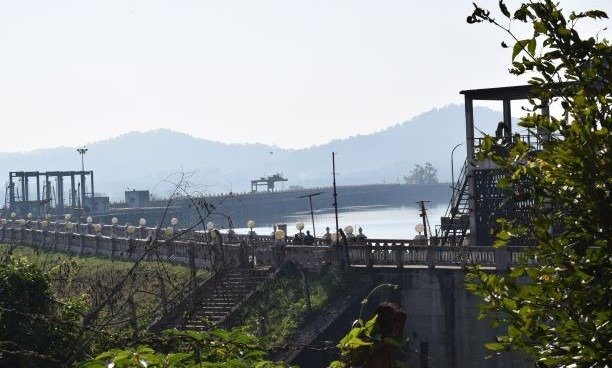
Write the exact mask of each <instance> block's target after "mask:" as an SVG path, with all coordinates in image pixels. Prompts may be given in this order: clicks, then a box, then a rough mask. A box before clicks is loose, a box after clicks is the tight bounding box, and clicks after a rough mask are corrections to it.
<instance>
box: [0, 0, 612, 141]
mask: <svg viewBox="0 0 612 368" xmlns="http://www.w3.org/2000/svg"><path fill="white" fill-rule="evenodd" d="M487 3H489V4H490V6H491V7H495V8H496V7H497V1H488V2H487ZM577 3H578V5H579V6H581V7H582V8H581V9H585V8H591V7H597V8H600V9H603V10H605V11H607V12H608V14H611V13H612V5H611V3H612V2H610V1H581V2H577ZM471 8H472V1H451V0H445V1H408V0H403V1H399V0H397V1H396V0H383V1H380V0H377V1H374V0H369V1H364V0H343V1H341V0H307V1H306V0H302V1H297V0H295V1H293V0H260V1H255V0H242V1H235V0H217V1H208V0H194V1H181V0H172V1H169V0H168V1H153V0H143V1H134V0H98V1H91V0H75V1H51V0H39V1H28V0H0V126H1V135H0V136H1V138H2V140H1V141H0V152H6V151H24V150H30V149H34V148H42V147H56V146H62V145H66V146H76V145H81V144H84V143H86V142H91V141H97V140H101V139H106V138H109V137H113V136H116V135H119V134H122V133H126V132H129V131H132V130H150V129H156V128H162V127H165V128H171V129H174V130H177V131H182V132H186V133H189V134H191V135H193V136H196V137H201V138H206V139H212V140H218V141H223V142H262V143H269V144H276V145H278V146H281V147H304V146H309V145H312V144H319V143H323V142H326V141H329V140H330V139H333V138H340V137H345V136H349V135H355V134H364V133H370V132H373V131H377V130H380V129H383V128H385V127H387V126H390V125H393V124H396V123H399V122H402V121H404V120H407V119H409V118H411V117H413V116H415V115H416V114H418V113H421V112H424V111H426V110H429V109H430V108H432V107H437V106H443V105H447V104H449V103H457V102H461V101H462V99H461V97H460V95H459V91H460V90H461V89H469V88H481V87H492V86H502V85H515V84H521V83H522V82H523V80H519V79H517V78H515V77H513V76H511V75H509V74H508V73H507V69H508V65H509V59H510V55H509V51H507V50H502V49H500V48H499V44H500V41H502V40H507V37H505V36H504V35H503V34H502V33H501V32H500V31H497V30H495V29H493V28H492V27H490V26H488V25H478V26H469V25H467V24H466V22H465V18H466V16H467V15H468V13H470V11H471ZM607 25H609V21H605V22H600V23H599V24H598V28H603V27H604V26H607ZM509 43H510V42H509ZM458 123H462V122H458Z"/></svg>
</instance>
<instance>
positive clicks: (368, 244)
mask: <svg viewBox="0 0 612 368" xmlns="http://www.w3.org/2000/svg"><path fill="white" fill-rule="evenodd" d="M365 262H366V264H365V265H366V267H368V268H372V266H373V265H374V262H373V260H372V243H371V242H369V241H366V244H365Z"/></svg>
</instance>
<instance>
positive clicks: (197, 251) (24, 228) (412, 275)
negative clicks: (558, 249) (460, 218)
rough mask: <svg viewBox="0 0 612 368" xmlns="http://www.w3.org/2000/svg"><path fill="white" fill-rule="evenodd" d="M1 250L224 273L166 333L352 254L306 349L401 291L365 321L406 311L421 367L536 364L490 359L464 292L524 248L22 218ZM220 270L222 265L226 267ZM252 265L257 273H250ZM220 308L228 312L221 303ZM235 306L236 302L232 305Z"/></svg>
mask: <svg viewBox="0 0 612 368" xmlns="http://www.w3.org/2000/svg"><path fill="white" fill-rule="evenodd" d="M213 234H215V235H213ZM0 242H2V243H12V242H14V243H20V244H25V245H30V246H36V247H40V248H43V249H49V250H55V251H67V252H73V253H77V254H84V255H85V254H92V255H94V254H97V255H102V256H107V257H111V258H125V259H148V258H156V259H157V258H159V259H162V260H167V261H171V262H180V263H185V264H188V265H191V266H193V267H204V268H207V269H216V270H218V272H217V276H216V277H215V278H213V279H211V280H209V281H206V282H204V283H203V284H202V285H199V286H198V289H197V291H196V292H197V293H198V298H199V299H198V300H200V302H199V304H197V305H196V308H199V310H186V309H184V305H181V304H180V303H178V304H177V308H176V310H175V311H174V312H173V313H170V314H168V315H167V316H165V319H164V318H162V320H159V321H158V322H159V323H158V324H157V325H156V326H155V327H156V328H157V329H160V328H167V327H172V326H174V327H179V328H180V327H183V328H185V327H187V328H192V329H199V328H206V326H201V325H198V323H197V319H194V318H192V317H193V316H195V315H210V316H213V317H214V318H217V320H216V323H220V324H223V323H226V322H227V321H229V320H230V319H229V318H230V317H231V315H232V313H233V312H234V311H235V310H236V309H237V308H239V307H240V305H241V304H242V303H244V302H245V301H246V300H248V298H250V297H253V295H256V294H255V293H254V291H255V290H257V288H258V287H260V285H261V284H262V282H265V280H266V279H269V278H273V277H274V273H273V270H275V269H278V268H279V267H281V266H282V265H286V264H294V265H297V266H298V267H300V268H302V269H303V270H311V271H313V272H316V271H317V270H318V269H319V268H321V267H326V265H340V264H342V263H345V262H346V259H347V258H346V255H347V254H348V263H349V264H350V266H351V267H350V268H348V269H347V270H346V272H350V273H351V274H350V277H351V280H352V282H351V285H352V286H351V287H350V288H348V289H347V290H345V291H343V295H342V297H339V298H337V299H338V300H339V301H336V302H334V304H333V305H330V307H329V309H327V310H325V311H321V312H320V313H317V314H314V315H312V316H311V317H309V318H308V322H309V323H308V324H307V325H305V326H302V327H300V334H301V335H302V337H304V336H306V337H307V341H299V343H303V344H304V345H313V344H314V345H317V341H319V342H321V341H333V342H334V344H333V345H335V342H337V341H339V338H340V337H342V335H343V334H345V333H346V332H347V331H348V329H349V327H350V326H351V324H352V322H353V321H354V320H355V319H357V317H358V316H359V310H360V308H361V301H362V299H363V298H364V297H365V295H367V293H368V291H370V290H371V289H372V288H373V287H375V286H377V285H380V284H382V283H390V284H395V285H398V288H397V290H392V289H390V288H382V289H380V290H379V291H377V292H376V293H374V294H373V295H372V296H371V297H370V298H369V301H368V304H367V306H366V310H365V312H364V317H366V318H367V317H369V316H370V315H371V313H372V309H373V308H374V307H375V306H376V305H377V304H378V302H379V301H391V302H394V303H396V304H398V305H399V306H400V307H401V308H402V310H403V311H404V312H405V313H406V314H407V322H406V324H405V327H404V336H405V337H407V338H409V339H410V343H409V346H408V347H407V349H405V353H406V356H405V358H406V359H408V361H409V362H410V364H411V366H412V367H496V368H497V367H500V368H505V367H515V366H517V365H518V366H521V365H523V366H526V365H527V363H526V361H525V360H524V359H523V358H522V357H520V356H516V355H512V354H510V355H504V356H503V359H502V358H495V359H492V360H485V359H484V357H485V356H486V355H487V354H488V353H487V351H486V349H485V348H484V344H485V343H486V342H490V341H493V340H494V338H495V334H496V333H497V332H498V331H496V330H495V329H492V328H491V327H490V326H489V324H488V322H487V321H477V317H478V304H479V300H478V298H476V297H474V296H473V295H471V294H470V293H469V292H468V291H467V290H466V289H465V287H464V276H465V267H466V266H468V265H471V264H479V265H481V266H483V267H484V268H485V269H487V270H488V272H505V271H507V270H508V269H509V268H510V267H511V266H512V265H514V264H517V263H518V261H519V257H521V255H522V254H524V252H525V250H526V249H525V247H520V246H516V247H507V248H504V249H494V248H491V247H478V246H467V245H464V246H438V245H437V244H436V243H435V242H423V241H422V240H401V239H365V240H361V241H359V242H358V241H354V242H352V243H351V244H347V245H346V246H341V247H336V246H334V245H325V242H324V240H322V239H318V240H317V243H316V245H312V246H307V245H294V244H292V239H291V238H284V237H278V236H277V237H272V236H259V235H253V236H248V235H232V234H223V233H219V232H216V231H211V232H197V231H193V230H192V229H181V228H178V227H176V226H168V227H166V228H160V227H145V226H130V225H118V224H114V225H101V224H92V223H72V222H70V221H47V220H43V221H37V220H29V219H17V218H9V219H6V218H2V219H0ZM253 261H254V262H253ZM220 264H222V266H223V267H221V268H219V265H220ZM253 266H255V268H251V270H252V271H244V270H246V269H248V268H249V267H253ZM219 289H225V290H224V292H225V294H227V295H229V297H228V298H227V299H224V300H219V298H218V297H217V296H216V295H217V294H216V293H217V292H218V291H219ZM345 294H346V295H345ZM186 298H191V296H187V297H186ZM230 298H233V299H230ZM221 302H223V303H225V305H224V306H221V304H215V303H221ZM230 302H231V303H233V304H229V305H227V304H228V303H230ZM181 308H182V309H181ZM206 308H215V311H216V312H214V313H215V314H206V313H208V312H207V311H206ZM211 313H212V312H211ZM181 316H185V317H181ZM152 327H153V326H152ZM332 351H335V349H329V351H327V349H326V350H325V351H318V350H317V351H313V350H308V349H303V350H302V352H299V353H298V354H292V356H288V357H285V358H286V359H292V360H293V362H294V363H295V364H300V365H301V366H302V367H319V366H322V365H321V364H324V363H327V362H329V360H330V359H329V358H331V356H330V355H328V354H331V353H332ZM321 362H323V363H321ZM319 363H320V364H319Z"/></svg>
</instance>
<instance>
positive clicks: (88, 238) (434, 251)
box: [0, 219, 524, 271]
mask: <svg viewBox="0 0 612 368" xmlns="http://www.w3.org/2000/svg"><path fill="white" fill-rule="evenodd" d="M220 235H221V239H222V240H221V241H219V239H216V238H213V237H212V236H211V234H209V233H205V232H195V231H190V230H186V229H178V228H172V230H171V231H167V230H166V229H164V228H148V227H144V226H138V227H128V226H126V225H103V226H98V227H96V226H95V225H93V224H72V225H68V226H67V224H66V222H49V223H46V224H44V223H43V222H42V221H23V220H5V219H0V243H7V242H17V243H23V244H28V245H34V246H40V247H41V248H44V249H50V250H61V251H70V252H76V253H80V254H94V255H95V254H100V255H105V256H109V257H111V258H125V259H138V258H140V257H144V258H150V259H162V260H169V261H175V262H181V263H186V264H195V265H196V266H197V267H206V268H214V267H217V266H219V265H225V266H228V265H229V266H232V265H236V266H238V265H241V266H246V265H248V264H249V263H250V262H254V263H255V264H256V265H257V266H268V267H276V266H278V265H279V264H280V263H281V262H283V261H293V262H296V263H299V264H301V265H302V266H303V267H306V268H318V267H320V266H321V265H323V264H341V263H343V262H345V259H346V253H347V251H348V257H349V263H350V265H351V266H360V267H397V268H402V267H407V266H425V267H429V268H435V267H465V266H467V265H470V264H478V265H481V266H483V267H490V268H495V269H497V270H501V271H505V270H508V269H509V268H510V267H511V266H512V265H515V264H517V263H518V262H519V259H520V257H521V254H523V252H524V248H523V247H506V248H502V249H494V248H492V247H477V246H454V247H449V246H436V245H427V244H426V243H423V241H422V240H420V241H419V240H416V241H415V240H403V239H362V240H361V241H360V242H357V241H351V243H350V244H349V245H348V247H347V249H346V250H345V248H344V247H343V246H338V247H337V246H334V245H326V244H325V242H324V240H323V239H317V241H316V245H293V244H292V239H291V238H287V239H285V240H280V241H279V240H275V239H274V238H273V237H272V236H262V235H253V236H249V235H237V234H220Z"/></svg>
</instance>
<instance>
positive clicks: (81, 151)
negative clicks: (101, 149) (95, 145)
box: [77, 146, 88, 171]
mask: <svg viewBox="0 0 612 368" xmlns="http://www.w3.org/2000/svg"><path fill="white" fill-rule="evenodd" d="M87 151H88V148H85V146H83V147H82V148H77V152H78V153H79V154H80V155H81V171H85V154H86V153H87Z"/></svg>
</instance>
